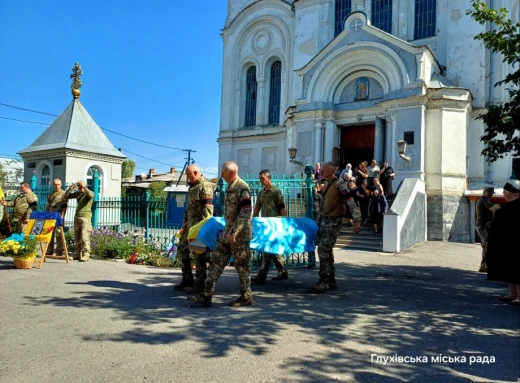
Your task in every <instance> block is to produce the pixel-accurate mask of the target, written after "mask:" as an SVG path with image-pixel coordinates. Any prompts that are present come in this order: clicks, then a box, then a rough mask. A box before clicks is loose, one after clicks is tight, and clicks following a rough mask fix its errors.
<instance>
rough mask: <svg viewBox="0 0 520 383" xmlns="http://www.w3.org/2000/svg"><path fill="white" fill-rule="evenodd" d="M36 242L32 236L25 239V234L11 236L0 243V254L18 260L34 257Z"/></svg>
mask: <svg viewBox="0 0 520 383" xmlns="http://www.w3.org/2000/svg"><path fill="white" fill-rule="evenodd" d="M36 244H37V241H36V239H35V238H34V236H33V235H31V236H29V238H25V234H23V233H22V234H13V235H11V236H10V237H9V238H6V239H4V241H3V242H2V243H0V253H4V254H5V255H6V256H8V257H13V258H16V259H20V260H28V259H33V258H35V257H36Z"/></svg>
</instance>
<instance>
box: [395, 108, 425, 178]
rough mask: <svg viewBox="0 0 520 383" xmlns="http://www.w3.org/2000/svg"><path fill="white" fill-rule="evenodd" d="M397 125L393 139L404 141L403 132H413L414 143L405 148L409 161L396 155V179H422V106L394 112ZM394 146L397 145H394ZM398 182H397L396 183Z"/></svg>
mask: <svg viewBox="0 0 520 383" xmlns="http://www.w3.org/2000/svg"><path fill="white" fill-rule="evenodd" d="M396 116H397V124H396V133H395V138H396V140H397V141H399V140H403V139H404V134H405V132H413V138H414V143H413V144H411V145H410V144H408V145H407V146H406V156H408V157H410V161H405V160H403V159H402V158H401V157H399V153H396V158H395V162H394V170H395V171H396V172H397V175H398V177H396V178H397V179H399V178H401V177H404V178H422V172H423V171H424V170H423V166H422V163H423V161H424V159H423V155H422V149H421V141H422V135H423V132H422V126H423V106H422V105H420V106H414V107H409V108H404V109H398V110H397V111H396ZM394 145H397V144H396V143H394ZM398 182H399V181H397V183H398Z"/></svg>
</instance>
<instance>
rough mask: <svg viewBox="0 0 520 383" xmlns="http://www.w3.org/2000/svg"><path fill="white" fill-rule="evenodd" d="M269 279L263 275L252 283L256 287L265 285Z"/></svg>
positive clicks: (252, 280)
mask: <svg viewBox="0 0 520 383" xmlns="http://www.w3.org/2000/svg"><path fill="white" fill-rule="evenodd" d="M266 279H267V277H265V276H263V275H257V276H256V277H253V278H251V283H252V284H254V285H265V280H266Z"/></svg>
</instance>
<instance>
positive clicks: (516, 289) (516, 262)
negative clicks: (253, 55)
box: [486, 161, 520, 305]
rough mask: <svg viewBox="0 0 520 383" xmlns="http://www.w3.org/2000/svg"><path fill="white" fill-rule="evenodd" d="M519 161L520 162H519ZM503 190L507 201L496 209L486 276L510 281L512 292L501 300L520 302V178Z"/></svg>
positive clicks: (490, 234) (490, 236) (519, 303)
mask: <svg viewBox="0 0 520 383" xmlns="http://www.w3.org/2000/svg"><path fill="white" fill-rule="evenodd" d="M517 163H518V165H520V161H518V162H517ZM517 170H520V169H517ZM519 173H520V172H519ZM517 176H520V174H517ZM518 178H520V177H518ZM503 190H504V199H505V200H506V201H507V203H506V204H505V205H504V206H503V207H502V208H500V209H498V210H497V211H496V212H495V217H494V218H493V221H492V222H491V225H490V227H489V240H488V251H487V260H486V263H487V269H488V274H487V279H488V280H490V281H502V282H507V284H508V287H509V294H508V295H506V296H504V297H502V298H500V300H501V301H503V302H509V304H513V305H520V251H519V250H518V233H519V231H518V222H519V220H520V180H518V179H510V180H509V182H507V183H506V184H505V185H504V187H503Z"/></svg>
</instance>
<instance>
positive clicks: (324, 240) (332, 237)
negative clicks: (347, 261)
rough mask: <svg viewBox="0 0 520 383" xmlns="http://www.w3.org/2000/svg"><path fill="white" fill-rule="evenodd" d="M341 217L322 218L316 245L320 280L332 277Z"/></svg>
mask: <svg viewBox="0 0 520 383" xmlns="http://www.w3.org/2000/svg"><path fill="white" fill-rule="evenodd" d="M342 225H343V217H322V218H321V222H320V227H319V230H318V236H317V240H316V243H317V245H318V257H319V258H320V271H319V276H320V279H321V280H324V281H328V280H329V277H330V276H331V275H334V274H335V272H336V268H335V267H334V252H333V250H332V249H334V246H335V245H336V241H337V239H338V236H339V232H340V230H341V226H342Z"/></svg>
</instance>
